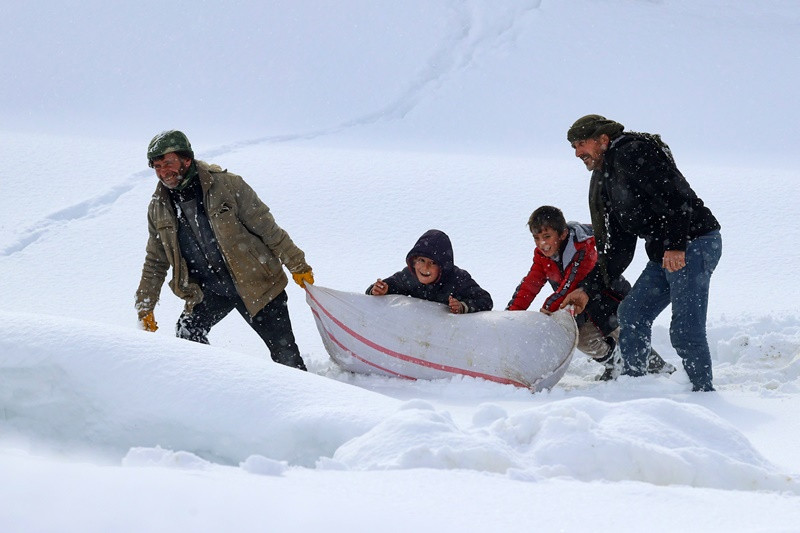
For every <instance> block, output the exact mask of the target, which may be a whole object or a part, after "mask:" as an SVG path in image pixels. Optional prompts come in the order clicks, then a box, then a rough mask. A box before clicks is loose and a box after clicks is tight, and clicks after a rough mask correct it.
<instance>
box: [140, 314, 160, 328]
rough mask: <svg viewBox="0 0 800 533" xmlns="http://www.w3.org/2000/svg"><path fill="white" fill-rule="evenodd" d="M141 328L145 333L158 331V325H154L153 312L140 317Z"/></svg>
mask: <svg viewBox="0 0 800 533" xmlns="http://www.w3.org/2000/svg"><path fill="white" fill-rule="evenodd" d="M142 327H143V328H144V330H145V331H155V330H157V329H158V324H156V317H155V316H153V312H152V311H150V312H149V313H147V314H146V315H144V316H143V317H142Z"/></svg>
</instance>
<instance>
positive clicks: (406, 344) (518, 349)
mask: <svg viewBox="0 0 800 533" xmlns="http://www.w3.org/2000/svg"><path fill="white" fill-rule="evenodd" d="M306 301H307V302H308V305H309V306H310V307H311V311H312V312H313V314H314V318H315V320H316V323H317V328H318V329H319V333H320V336H321V337H322V341H323V343H324V345H325V349H326V350H327V351H328V354H329V355H330V357H331V359H333V361H335V362H336V363H337V364H338V365H339V366H341V367H342V368H344V369H346V370H349V371H351V372H356V373H361V374H382V375H386V376H394V377H399V378H405V379H438V378H447V377H452V376H453V375H463V376H470V377H477V378H483V379H486V380H489V381H494V382H498V383H505V384H510V385H515V386H517V387H526V388H529V389H531V390H532V391H534V392H537V391H540V390H543V389H549V388H551V387H552V386H553V385H555V384H556V383H558V381H559V380H560V379H561V377H562V376H563V375H564V372H565V371H566V370H567V367H568V366H569V363H570V360H571V359H572V354H573V352H574V351H575V346H576V344H577V339H578V330H577V326H576V325H575V320H574V319H573V318H572V316H571V315H570V314H569V313H567V312H566V311H559V312H557V313H554V314H553V315H551V316H547V315H544V314H542V313H539V312H520V311H487V312H481V313H471V314H467V315H453V314H451V313H449V312H448V310H447V308H446V306H444V305H441V304H438V303H434V302H427V301H424V300H419V299H416V298H410V297H408V296H400V295H387V296H380V297H376V296H368V295H366V294H358V293H351V292H342V291H336V290H333V289H328V288H325V287H320V286H318V285H309V286H307V287H306Z"/></svg>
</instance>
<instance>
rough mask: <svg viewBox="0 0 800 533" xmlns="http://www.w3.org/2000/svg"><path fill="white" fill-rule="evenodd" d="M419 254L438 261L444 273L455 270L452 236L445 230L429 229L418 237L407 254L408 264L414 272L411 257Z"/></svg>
mask: <svg viewBox="0 0 800 533" xmlns="http://www.w3.org/2000/svg"><path fill="white" fill-rule="evenodd" d="M418 256H423V257H427V258H429V259H433V260H434V261H436V264H437V265H439V268H440V269H441V273H442V275H444V273H445V272H450V271H452V270H453V264H454V263H453V245H452V244H451V243H450V237H448V236H447V234H446V233H445V232H443V231H439V230H438V229H429V230H428V231H426V232H425V233H423V234H422V237H420V238H419V239H417V243H416V244H415V245H414V247H413V248H411V251H410V252H408V254H407V255H406V264H407V265H408V268H410V269H411V271H412V272H413V271H414V265H413V264H412V261H411V259H412V258H414V257H418Z"/></svg>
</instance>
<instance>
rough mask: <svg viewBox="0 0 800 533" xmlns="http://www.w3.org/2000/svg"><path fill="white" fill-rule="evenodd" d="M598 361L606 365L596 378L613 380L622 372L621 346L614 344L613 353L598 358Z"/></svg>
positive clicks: (598, 379)
mask: <svg viewBox="0 0 800 533" xmlns="http://www.w3.org/2000/svg"><path fill="white" fill-rule="evenodd" d="M597 362H598V363H602V365H603V366H604V367H605V370H604V371H603V373H602V374H600V375H599V376H597V377H596V378H595V380H597V381H611V380H612V379H617V378H618V377H619V375H620V374H622V353H620V351H619V346H614V349H613V350H611V353H609V354H608V355H606V356H605V357H604V358H602V359H597Z"/></svg>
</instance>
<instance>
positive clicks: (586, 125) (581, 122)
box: [567, 115, 625, 144]
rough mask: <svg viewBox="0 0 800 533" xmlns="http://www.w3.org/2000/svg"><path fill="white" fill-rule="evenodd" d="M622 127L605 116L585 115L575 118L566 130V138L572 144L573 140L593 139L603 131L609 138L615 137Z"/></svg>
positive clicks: (618, 134)
mask: <svg viewBox="0 0 800 533" xmlns="http://www.w3.org/2000/svg"><path fill="white" fill-rule="evenodd" d="M624 129H625V126H623V125H622V124H620V123H619V122H614V121H613V120H609V119H607V118H606V117H603V116H600V115H586V116H585V117H581V118H579V119H578V120H576V121H575V124H573V125H572V127H571V128H570V129H569V130H568V131H567V140H568V141H569V143H570V144H572V143H574V142H575V141H585V140H586V139H595V138H597V137H599V136H600V135H602V134H604V133H605V134H606V135H608V137H609V138H610V139H615V138H617V137H619V136H620V135H621V134H622V130H624Z"/></svg>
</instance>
